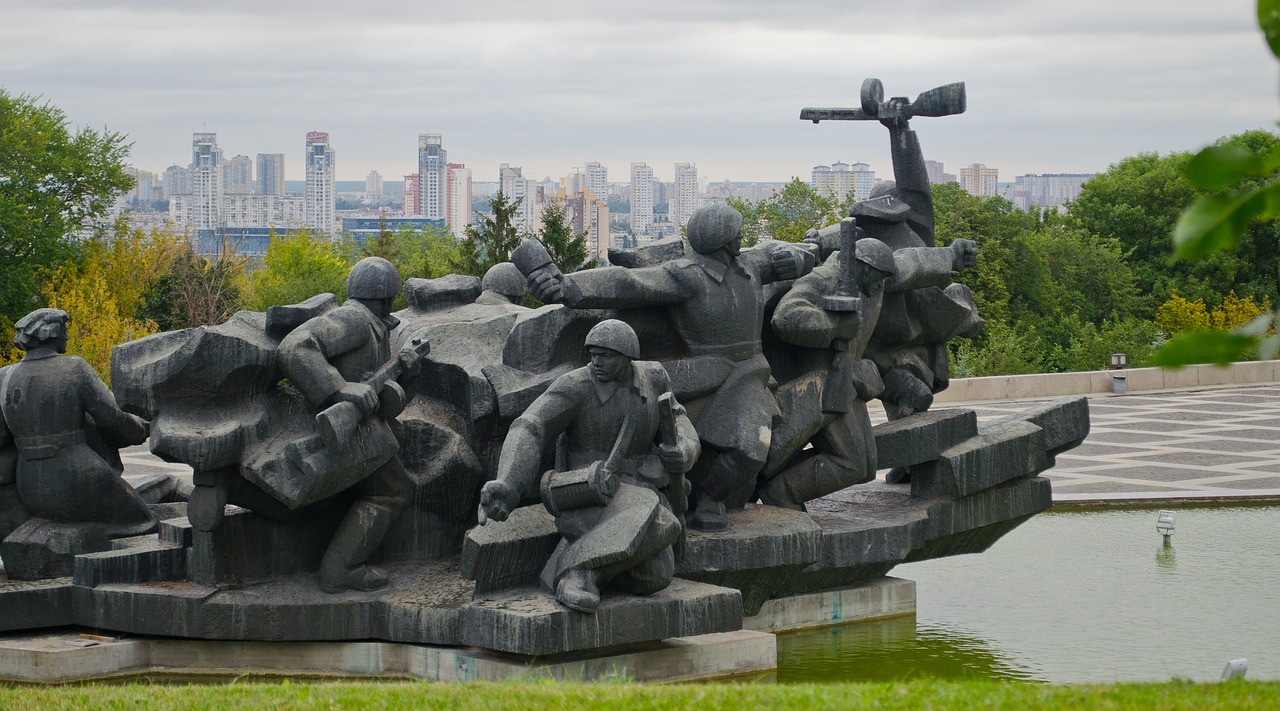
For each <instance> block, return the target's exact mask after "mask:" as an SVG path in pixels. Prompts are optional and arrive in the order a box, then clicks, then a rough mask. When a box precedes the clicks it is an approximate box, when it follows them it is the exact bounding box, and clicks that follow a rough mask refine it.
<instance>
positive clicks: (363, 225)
mask: <svg viewBox="0 0 1280 711" xmlns="http://www.w3.org/2000/svg"><path fill="white" fill-rule="evenodd" d="M383 227H386V228H387V229H388V230H391V231H392V232H397V231H399V230H400V229H402V228H405V227H408V228H410V229H412V230H415V231H419V230H423V229H426V228H428V227H433V228H435V229H440V228H442V227H444V220H441V219H438V218H435V217H420V216H413V217H344V218H342V231H343V232H344V233H346V234H349V235H351V236H352V237H355V238H356V241H357V242H363V241H364V240H365V239H368V238H369V237H373V236H376V235H377V234H378V232H380V231H381V230H382V228H383Z"/></svg>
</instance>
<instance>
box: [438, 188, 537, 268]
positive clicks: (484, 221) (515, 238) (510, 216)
mask: <svg viewBox="0 0 1280 711" xmlns="http://www.w3.org/2000/svg"><path fill="white" fill-rule="evenodd" d="M523 199H524V198H519V199H517V200H515V201H511V200H508V199H507V196H506V195H504V194H502V192H501V191H499V192H498V194H497V195H494V196H493V199H491V200H489V209H490V210H491V211H492V213H493V214H492V215H485V214H482V213H479V212H477V213H476V217H477V218H478V220H477V222H475V223H473V224H470V225H467V229H466V235H467V236H466V237H465V238H463V240H462V241H461V242H460V243H458V256H457V257H456V258H455V259H454V260H453V261H452V262H451V267H452V270H453V271H455V272H457V273H459V274H469V275H471V276H480V277H482V276H484V273H485V272H487V271H489V267H492V266H493V265H495V264H498V263H499V262H505V261H507V260H508V259H510V258H511V252H512V250H514V249H515V248H516V247H519V246H520V240H521V239H522V235H521V234H520V232H519V230H517V229H516V225H515V222H514V217H515V214H516V210H518V209H519V207H520V202H521V201H522V200H523Z"/></svg>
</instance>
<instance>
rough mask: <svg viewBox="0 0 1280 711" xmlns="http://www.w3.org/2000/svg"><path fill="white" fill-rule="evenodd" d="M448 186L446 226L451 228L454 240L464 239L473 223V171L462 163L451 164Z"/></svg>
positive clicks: (448, 173)
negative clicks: (468, 226) (468, 227)
mask: <svg viewBox="0 0 1280 711" xmlns="http://www.w3.org/2000/svg"><path fill="white" fill-rule="evenodd" d="M447 184H448V188H449V189H448V191H447V192H448V205H447V208H446V210H445V224H446V225H448V226H449V231H450V232H452V233H453V237H454V239H462V238H463V237H466V235H467V225H469V224H471V222H472V219H471V169H470V168H468V167H467V166H466V165H464V164H462V163H450V164H449V166H448V171H447Z"/></svg>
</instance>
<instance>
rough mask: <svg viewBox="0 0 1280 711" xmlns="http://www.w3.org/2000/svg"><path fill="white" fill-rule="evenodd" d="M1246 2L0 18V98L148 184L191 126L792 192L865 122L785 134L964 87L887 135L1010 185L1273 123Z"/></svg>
mask: <svg viewBox="0 0 1280 711" xmlns="http://www.w3.org/2000/svg"><path fill="white" fill-rule="evenodd" d="M1254 7H1255V5H1254V2H1253V1H1252V0H1070V1H1069V2H1052V3H1051V2H1044V1H1043V0H1037V1H1036V2H1027V1H1025V0H964V1H957V0H907V1H905V2H885V1H884V0H878V1H876V2H870V1H868V0H774V1H771V2H764V1H762V0H706V1H702V0H648V1H647V2H635V1H634V0H595V1H594V2H579V1H577V0H544V1H542V2H536V1H535V2H530V1H528V0H524V1H520V2H517V1H515V0H471V1H470V2H458V1H457V0H431V1H428V2H388V1H386V0H359V1H347V2H334V1H333V0H309V1H308V2H297V1H295V0H253V1H250V0H218V2H198V3H197V2H184V1H181V0H178V1H174V0H171V1H170V2H159V3H158V2H112V1H110V0H78V1H77V0H0V18H3V20H2V21H0V86H2V87H4V88H5V89H6V90H8V91H9V92H11V93H27V94H35V95H40V96H42V97H43V98H44V99H46V100H48V101H50V102H52V103H53V104H55V105H57V106H59V107H60V108H62V109H63V110H64V111H65V112H66V113H67V115H68V117H69V119H70V120H71V122H72V123H73V124H76V125H87V126H93V127H103V126H106V127H108V128H109V129H111V130H115V131H121V132H123V133H127V134H128V135H129V137H130V139H131V140H132V141H133V143H134V146H133V154H132V161H133V163H134V164H135V165H137V166H138V167H140V168H142V169H146V170H154V171H160V170H163V169H164V168H165V167H167V166H168V165H171V164H173V163H180V164H183V165H185V164H186V163H188V162H189V161H190V141H191V133H192V132H193V131H201V130H208V131H213V132H216V133H217V134H218V142H219V145H220V146H221V147H222V148H223V150H224V153H225V154H226V155H227V156H232V155H236V154H246V155H250V156H252V155H254V154H256V153H285V154H286V155H287V156H288V157H287V159H286V163H287V172H288V177H289V178H290V179H300V178H302V167H303V166H302V150H303V142H304V134H305V133H306V132H307V131H309V130H324V131H329V132H330V135H331V140H332V144H333V146H334V148H335V149H336V150H337V152H338V178H339V179H343V180H354V179H363V178H364V176H365V175H366V174H367V173H368V171H369V170H370V169H377V170H378V171H380V172H381V173H382V174H383V176H384V177H385V178H387V179H398V178H399V177H400V176H402V175H403V174H404V173H407V172H410V171H413V170H415V165H416V162H415V161H416V157H415V155H416V140H417V134H418V133H419V132H431V133H442V134H443V135H444V143H445V147H446V148H447V149H448V151H449V158H450V160H451V161H454V162H464V163H466V164H467V165H468V166H471V167H472V168H473V175H474V178H475V179H476V180H493V179H495V178H496V175H497V166H498V164H499V163H501V162H509V163H511V164H513V165H520V166H523V167H524V169H525V175H526V177H533V178H541V177H544V176H551V177H556V178H558V177H560V176H562V175H564V174H566V173H568V172H569V170H570V168H571V167H573V166H581V165H582V164H584V163H585V162H587V161H591V160H598V161H601V162H602V163H604V164H605V165H606V166H607V167H608V168H609V171H610V172H609V176H610V179H611V180H615V181H626V180H628V179H629V167H628V166H629V164H630V162H632V161H646V162H648V163H649V164H650V165H651V166H653V167H654V170H655V172H656V174H657V177H658V178H659V179H662V180H670V179H672V176H673V174H674V170H673V167H672V164H673V163H674V162H676V161H692V162H696V163H697V165H698V171H699V175H700V176H702V177H704V178H706V179H710V180H714V181H719V180H724V179H731V180H758V181H772V180H785V179H787V178H788V177H790V176H792V175H799V176H801V177H803V178H806V179H807V178H808V176H809V171H810V169H811V167H812V166H813V165H815V164H819V163H830V162H833V161H836V160H843V161H846V162H853V161H859V160H860V161H864V162H867V163H870V164H871V165H872V168H873V169H875V170H876V171H877V172H879V173H880V174H881V175H883V176H885V177H888V173H890V172H891V168H890V166H889V163H888V150H887V140H886V135H887V134H886V132H885V131H884V129H883V128H881V127H879V126H878V125H876V124H873V123H861V122H860V123H852V122H843V123H837V122H830V123H827V122H824V123H822V124H820V125H816V126H815V125H813V124H811V123H808V122H802V121H800V120H799V119H798V118H797V117H798V114H799V110H800V109H801V108H802V107H804V106H841V105H844V106H854V105H857V101H858V99H857V93H858V88H859V86H860V84H861V82H862V80H863V79H864V78H866V77H879V78H880V79H882V80H883V82H884V86H885V90H886V93H887V94H889V95H905V96H910V97H914V96H915V95H916V94H918V93H919V92H921V91H923V90H926V89H929V88H932V87H934V86H938V85H941V84H946V83H949V82H954V81H965V82H966V83H967V85H968V101H969V110H968V112H967V113H965V114H964V115H961V116H951V117H945V118H920V119H916V120H914V121H913V122H912V124H913V126H914V127H915V128H916V129H917V131H918V132H919V134H920V138H921V142H922V143H923V145H924V149H925V156H926V157H927V158H931V159H934V160H940V161H943V162H944V163H945V165H946V168H947V170H948V171H950V172H956V171H957V170H958V169H959V168H960V167H961V166H962V165H965V164H968V163H974V162H979V163H986V164H987V165H990V166H994V167H996V168H998V169H999V170H1000V178H1001V180H1012V178H1013V176H1016V175H1020V174H1023V173H1030V172H1035V173H1046V172H1052V173H1072V172H1096V171H1100V170H1105V169H1106V167H1107V166H1108V165H1109V164H1111V163H1113V162H1115V161H1117V160H1119V159H1121V158H1123V157H1124V156H1127V155H1132V154H1135V153H1138V152H1142V151H1158V152H1162V153H1163V152H1169V151H1175V150H1187V149H1194V148H1198V147H1200V146H1202V145H1204V144H1206V143H1208V142H1210V141H1212V140H1213V139H1215V138H1217V137H1219V136H1222V135H1226V134H1230V133H1236V132H1239V131H1243V130H1246V129H1251V128H1264V127H1267V128H1273V127H1274V126H1275V121H1276V119H1277V118H1280V102H1278V101H1277V77H1278V76H1280V73H1278V71H1277V69H1278V65H1277V63H1276V62H1275V61H1274V60H1273V59H1272V58H1271V56H1270V54H1269V53H1268V52H1267V50H1266V47H1265V44H1264V43H1263V41H1262V39H1261V36H1260V35H1259V33H1258V31H1257V29H1256V26H1255V19H1254V18H1255V9H1254Z"/></svg>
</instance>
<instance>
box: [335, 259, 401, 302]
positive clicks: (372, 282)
mask: <svg viewBox="0 0 1280 711" xmlns="http://www.w3.org/2000/svg"><path fill="white" fill-rule="evenodd" d="M399 293H400V271H399V270H397V269H396V267H395V265H394V264H392V263H391V262H388V261H387V260H385V259H383V258H382V257H365V258H364V259H361V260H360V261H358V262H356V265H355V266H354V267H351V271H350V272H348V273H347V298H349V299H374V300H379V299H394V298H396V295H397V294H399Z"/></svg>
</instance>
